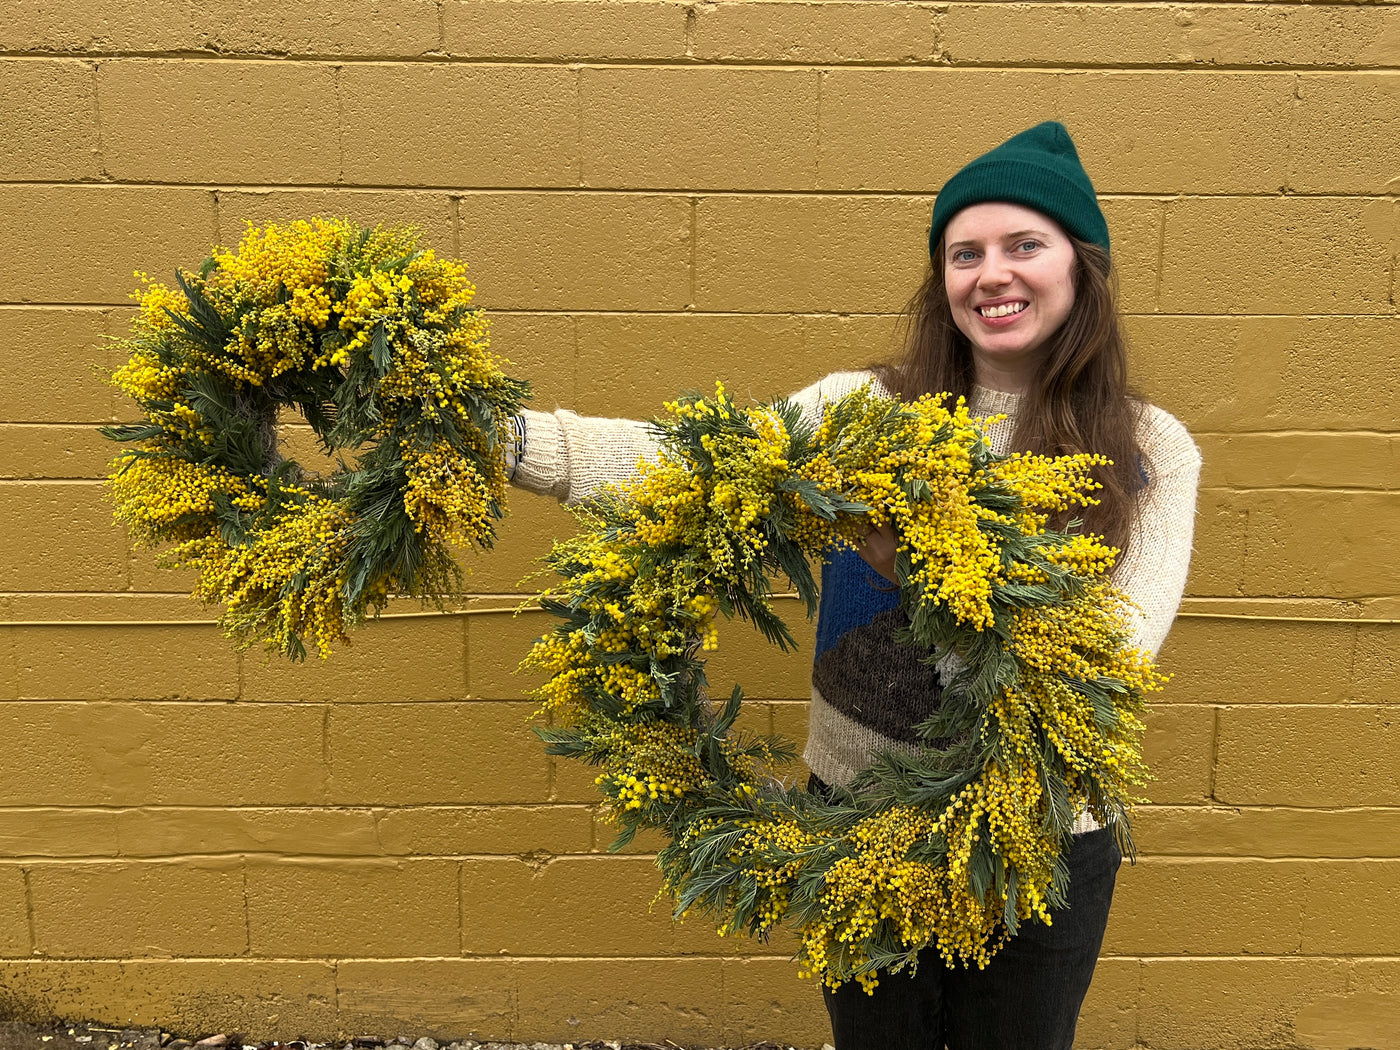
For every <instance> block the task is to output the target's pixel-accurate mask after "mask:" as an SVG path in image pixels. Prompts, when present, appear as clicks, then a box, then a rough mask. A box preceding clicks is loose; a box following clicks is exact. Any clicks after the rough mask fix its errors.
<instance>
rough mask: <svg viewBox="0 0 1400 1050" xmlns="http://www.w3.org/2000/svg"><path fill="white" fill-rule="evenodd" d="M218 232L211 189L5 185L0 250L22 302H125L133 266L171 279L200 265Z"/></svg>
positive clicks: (0, 195)
mask: <svg viewBox="0 0 1400 1050" xmlns="http://www.w3.org/2000/svg"><path fill="white" fill-rule="evenodd" d="M213 236H214V195H213V193H211V192H210V191H208V190H194V189H184V188H177V187H159V188H155V187H145V186H45V185H28V186H26V185H11V186H0V254H3V255H4V256H6V257H7V258H23V259H27V260H29V264H28V265H26V266H23V267H20V268H19V269H17V270H16V271H15V272H14V273H13V274H11V276H10V280H9V282H8V285H7V288H6V292H5V294H6V297H7V298H9V299H11V300H12V301H14V302H21V303H34V302H38V303H121V302H125V301H126V299H127V296H128V293H129V292H130V291H131V290H132V288H134V287H135V285H136V280H135V279H134V278H133V277H132V273H133V271H135V270H143V271H145V272H147V273H150V274H151V275H152V276H153V277H155V278H157V279H163V280H170V279H171V277H170V276H169V275H170V274H172V273H173V271H174V269H175V268H176V267H177V266H189V267H194V266H198V265H199V262H200V260H201V259H203V258H204V257H205V256H207V255H208V254H209V242H210V240H211V239H212V237H213Z"/></svg>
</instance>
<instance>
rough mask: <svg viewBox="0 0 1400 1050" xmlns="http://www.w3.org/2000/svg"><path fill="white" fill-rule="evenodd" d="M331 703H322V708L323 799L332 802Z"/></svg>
mask: <svg viewBox="0 0 1400 1050" xmlns="http://www.w3.org/2000/svg"><path fill="white" fill-rule="evenodd" d="M331 758H332V755H331V705H330V704H324V705H322V710H321V800H322V802H323V803H325V804H330V803H331V799H332V795H331V788H332V786H333V785H332V783H331V769H332V766H331Z"/></svg>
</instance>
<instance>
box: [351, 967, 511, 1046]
mask: <svg viewBox="0 0 1400 1050" xmlns="http://www.w3.org/2000/svg"><path fill="white" fill-rule="evenodd" d="M415 954H416V953H415ZM519 966H520V964H519V963H517V962H515V961H514V960H511V959H394V960H384V961H380V960H374V959H345V960H342V961H341V962H338V963H336V966H335V970H336V994H337V1002H338V1005H339V1010H338V1014H337V1019H338V1025H339V1030H340V1031H341V1032H412V1033H413V1034H414V1036H415V1037H421V1036H424V1035H427V1036H435V1037H437V1038H438V1039H441V1040H444V1041H446V1040H449V1039H463V1038H467V1039H508V1038H510V1037H511V1036H512V1035H513V1033H514V1031H515V1029H514V1022H515V1018H516V1003H517V994H516V973H517V970H518V968H519Z"/></svg>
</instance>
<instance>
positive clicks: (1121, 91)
mask: <svg viewBox="0 0 1400 1050" xmlns="http://www.w3.org/2000/svg"><path fill="white" fill-rule="evenodd" d="M1117 38H1118V35H1116V34H1115V39H1117ZM1293 84H1294V74H1292V73H1277V74H1273V73H1258V72H1249V73H1200V72H1175V71H1150V72H1148V71H1144V72H1110V71H1104V70H1092V71H1082V72H1076V73H1069V74H1065V75H1063V76H1061V77H1059V78H1058V88H1059V93H1060V94H1059V101H1058V106H1057V113H1056V115H1057V116H1058V117H1059V119H1061V120H1062V121H1064V123H1065V124H1066V125H1067V126H1068V127H1069V128H1070V129H1072V131H1073V133H1074V137H1075V145H1076V146H1077V147H1078V149H1079V154H1080V156H1081V157H1082V158H1083V159H1084V163H1085V165H1086V166H1087V167H1088V170H1089V174H1090V176H1091V178H1092V179H1093V182H1094V189H1095V190H1097V191H1098V192H1099V193H1272V192H1277V191H1278V190H1279V189H1281V188H1282V187H1283V186H1284V185H1285V183H1287V181H1288V156H1287V153H1286V152H1285V151H1284V150H1282V149H1280V148H1279V144H1280V143H1281V142H1286V141H1288V131H1289V119H1290V116H1291V114H1292V112H1293ZM1108 114H1112V116H1110V117H1109V119H1104V117H1105V115H1108ZM1149 129H1150V130H1149ZM1187 157H1189V158H1190V161H1189V163H1183V160H1184V159H1185V158H1187Z"/></svg>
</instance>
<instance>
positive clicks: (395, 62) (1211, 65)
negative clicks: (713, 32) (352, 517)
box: [0, 4, 1400, 77]
mask: <svg viewBox="0 0 1400 1050" xmlns="http://www.w3.org/2000/svg"><path fill="white" fill-rule="evenodd" d="M1192 6H1195V5H1192ZM1293 6H1299V5H1293ZM1310 6H1313V7H1318V6H1326V5H1322V4H1311V5H1310ZM1334 6H1336V7H1339V8H1351V9H1353V10H1355V9H1356V7H1357V6H1358V5H1354V4H1338V5H1334ZM1362 6H1364V5H1362ZM0 59H3V60H8V61H16V62H74V63H77V62H82V61H84V60H88V61H91V60H93V59H100V60H103V61H111V60H127V61H134V62H150V63H153V64H165V63H172V64H173V63H193V62H199V63H205V64H209V65H239V64H242V65H270V66H287V65H300V66H328V67H334V66H361V67H363V66H456V67H464V66H465V67H480V68H482V69H502V68H504V69H657V70H671V71H691V70H706V69H723V70H735V71H740V72H742V71H744V70H755V71H759V70H761V71H769V72H784V71H790V72H802V71H806V70H838V69H862V70H890V71H896V70H910V71H925V70H940V71H946V72H956V71H958V70H964V69H965V70H976V71H978V72H1005V73H1039V74H1045V75H1053V74H1056V73H1079V72H1085V73H1115V72H1120V71H1121V72H1125V73H1161V74H1163V75H1173V74H1180V73H1188V74H1195V75H1204V76H1210V75H1216V76H1219V75H1221V74H1230V75H1236V76H1275V77H1278V76H1288V75H1291V74H1294V73H1301V74H1313V75H1324V76H1325V75H1336V74H1343V75H1345V74H1348V73H1354V74H1367V73H1382V74H1384V73H1389V72H1394V71H1396V70H1397V68H1400V64H1397V63H1395V62H1387V61H1379V62H1375V63H1365V62H1300V63H1289V62H1270V61H1268V60H1257V61H1253V62H1245V61H1235V62H1217V61H1208V60H1204V59H1183V60H1180V61H1175V62H1173V61H1155V62H1060V63H1055V64H1046V63H1045V62H1043V61H1034V62H1024V63H1015V62H1006V61H1005V60H1002V61H979V60H977V59H949V58H947V57H945V56H942V55H930V56H928V57H919V58H900V59H890V58H868V59H862V58H849V59H841V60H832V59H830V58H828V59H826V60H825V61H820V62H794V61H793V60H792V59H791V58H771V59H765V58H753V57H746V58H732V59H727V58H724V57H722V56H714V57H705V58H698V57H697V58H685V57H683V56H681V55H676V56H674V57H673V58H667V59H657V58H609V57H606V56H599V55H572V56H570V55H551V56H548V57H543V58H542V57H539V56H533V55H499V56H482V55H452V54H435V53H429V54H417V55H411V54H404V55H386V54H336V53H334V52H302V53H292V52H286V51H273V50H269V51H247V52H236V53H223V52H218V51H202V50H199V49H178V50H169V51H149V50H144V51H143V50H127V49H110V50H99V49H92V50H41V49H37V48H31V49H28V50H23V51H18V50H6V51H0Z"/></svg>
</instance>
